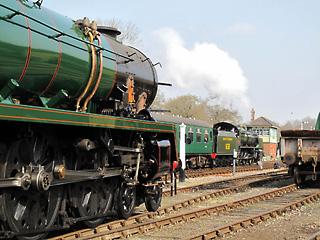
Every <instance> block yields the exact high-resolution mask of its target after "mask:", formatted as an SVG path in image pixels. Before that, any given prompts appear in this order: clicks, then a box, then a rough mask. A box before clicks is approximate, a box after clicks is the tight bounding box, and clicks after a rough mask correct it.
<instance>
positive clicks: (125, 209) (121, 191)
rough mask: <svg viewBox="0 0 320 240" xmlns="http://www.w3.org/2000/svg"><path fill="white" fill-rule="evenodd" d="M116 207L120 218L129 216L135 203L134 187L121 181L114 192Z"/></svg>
mask: <svg viewBox="0 0 320 240" xmlns="http://www.w3.org/2000/svg"><path fill="white" fill-rule="evenodd" d="M115 197H116V209H117V213H118V216H119V217H120V218H125V219H127V218H129V217H130V216H131V215H132V214H133V212H134V207H135V205H136V187H135V186H133V185H128V183H126V182H125V181H121V183H120V186H119V187H118V189H117V191H116V193H115Z"/></svg>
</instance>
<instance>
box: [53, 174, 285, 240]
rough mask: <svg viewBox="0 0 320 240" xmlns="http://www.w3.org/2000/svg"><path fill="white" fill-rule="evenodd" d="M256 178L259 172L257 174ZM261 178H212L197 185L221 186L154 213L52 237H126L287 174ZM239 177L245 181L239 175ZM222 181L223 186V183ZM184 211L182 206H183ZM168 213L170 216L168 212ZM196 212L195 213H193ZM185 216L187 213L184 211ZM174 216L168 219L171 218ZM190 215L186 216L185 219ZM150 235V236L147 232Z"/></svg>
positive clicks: (170, 221)
mask: <svg viewBox="0 0 320 240" xmlns="http://www.w3.org/2000/svg"><path fill="white" fill-rule="evenodd" d="M256 178H258V176H256ZM260 178H263V179H260V180H258V181H257V180H255V179H248V178H247V182H246V183H242V182H241V184H239V181H240V180H239V181H238V182H237V183H238V184H237V185H235V182H232V181H221V182H215V183H209V184H207V185H206V186H205V185H204V184H202V186H201V187H199V186H198V187H199V188H200V189H203V188H204V187H206V188H208V189H210V188H212V187H214V186H213V184H216V186H215V187H218V188H222V189H220V190H214V191H212V189H211V190H206V191H208V192H207V193H206V194H201V195H199V194H198V196H196V197H193V198H190V196H189V198H188V199H186V200H183V201H180V202H178V203H174V204H171V205H170V204H169V205H167V206H165V207H163V208H161V209H159V210H158V211H156V212H154V213H150V212H144V213H141V214H139V215H136V216H133V217H131V218H129V219H128V220H117V221H113V222H110V223H107V224H103V225H101V226H99V227H97V228H95V229H85V230H80V231H77V232H73V233H69V234H65V235H63V236H58V237H55V238H52V239H61V240H62V239H75V238H81V239H116V238H122V237H127V236H129V235H132V234H136V233H138V232H144V231H146V230H149V229H154V228H157V227H162V226H163V224H164V225H168V223H175V222H176V217H178V218H181V217H182V218H185V217H183V216H184V215H183V213H180V215H179V214H178V216H173V217H170V216H171V215H172V214H174V213H177V212H178V211H181V210H183V209H186V208H187V207H188V206H197V205H199V204H198V203H204V202H206V201H208V200H210V199H214V198H219V197H221V196H226V195H231V194H235V193H238V192H241V191H244V190H245V189H247V188H250V187H252V186H257V185H260V186H261V185H263V184H266V183H267V182H271V181H275V180H276V179H283V178H286V176H283V175H281V176H267V175H264V176H263V175H260ZM242 181H244V180H243V179H242ZM230 184H233V187H227V186H226V185H230ZM223 185H224V186H223ZM220 208H221V209H224V208H225V206H219V207H218V209H219V211H220V210H221V209H220ZM183 211H185V210H183ZM168 214H170V216H167V215H168ZM194 214H196V215H197V213H194ZM186 216H188V215H186ZM171 218H172V219H173V220H170V219H171ZM188 218H189V217H186V219H188ZM149 237H150V236H149Z"/></svg>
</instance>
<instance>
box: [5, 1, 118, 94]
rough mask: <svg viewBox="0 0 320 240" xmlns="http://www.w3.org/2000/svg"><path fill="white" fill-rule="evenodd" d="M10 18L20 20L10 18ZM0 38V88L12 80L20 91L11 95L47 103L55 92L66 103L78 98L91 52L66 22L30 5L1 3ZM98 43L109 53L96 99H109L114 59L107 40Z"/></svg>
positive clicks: (77, 33)
mask: <svg viewBox="0 0 320 240" xmlns="http://www.w3.org/2000/svg"><path fill="white" fill-rule="evenodd" d="M15 12H19V13H21V14H17V15H14V16H13V17H11V18H10V16H12V14H14V13H15ZM22 14H23V15H22ZM0 33H1V39H0V52H1V58H0V88H1V87H3V86H4V85H5V84H6V83H7V82H8V81H9V80H10V79H12V78H13V79H16V80H17V81H18V83H19V85H20V87H19V89H18V90H17V91H16V92H15V94H17V95H19V93H20V89H23V90H24V92H22V94H26V92H25V91H27V92H29V95H37V96H42V97H52V96H54V95H55V94H56V93H57V92H59V91H60V90H61V89H64V90H66V91H67V92H68V95H69V96H70V97H71V98H72V97H76V96H79V95H80V93H82V92H83V89H84V88H85V87H86V84H87V82H88V78H89V76H90V71H91V50H90V47H89V45H88V44H86V42H88V39H87V38H86V37H85V36H84V34H83V33H82V31H81V30H80V29H79V28H78V26H77V25H76V24H75V23H74V22H73V21H72V20H71V19H69V18H66V17H64V16H61V15H60V14H58V13H56V12H54V11H51V10H49V9H46V8H44V7H42V8H38V7H37V6H36V5H34V4H33V2H31V1H30V2H26V1H14V0H5V1H2V2H1V3H0ZM59 33H60V35H61V36H60V35H59ZM61 33H63V34H61ZM81 40H83V42H82V41H81ZM101 41H102V46H103V48H105V49H106V50H110V52H108V51H103V72H102V78H101V82H100V85H99V88H98V90H97V92H96V94H95V96H94V97H95V98H96V99H104V98H105V97H106V96H107V95H108V94H109V93H110V91H111V90H112V88H113V85H114V80H115V76H116V62H115V61H116V59H115V55H114V54H113V53H112V49H111V46H110V44H109V43H108V42H107V40H106V39H104V38H101ZM94 44H97V41H95V42H94ZM97 75H98V71H97V70H96V76H97Z"/></svg>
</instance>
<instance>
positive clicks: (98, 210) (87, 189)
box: [74, 180, 115, 228]
mask: <svg viewBox="0 0 320 240" xmlns="http://www.w3.org/2000/svg"><path fill="white" fill-rule="evenodd" d="M114 186H115V183H114V181H109V182H105V181H102V180H101V181H99V182H95V181H92V182H84V183H77V184H75V194H76V198H75V199H76V205H77V207H76V208H75V209H74V211H75V216H76V217H93V219H90V220H85V221H81V222H79V223H80V224H81V225H82V226H84V227H90V228H93V227H97V226H98V225H100V224H101V223H102V222H103V221H104V219H105V217H101V215H102V214H106V213H107V212H108V210H110V208H111V204H112V198H113V194H114V188H115V187H114ZM99 215H100V216H99ZM95 217H96V218H95Z"/></svg>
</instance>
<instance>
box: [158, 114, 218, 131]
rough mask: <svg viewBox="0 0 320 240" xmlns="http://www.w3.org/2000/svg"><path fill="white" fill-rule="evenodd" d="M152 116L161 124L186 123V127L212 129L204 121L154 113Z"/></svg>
mask: <svg viewBox="0 0 320 240" xmlns="http://www.w3.org/2000/svg"><path fill="white" fill-rule="evenodd" d="M152 115H153V117H154V118H155V119H156V120H157V121H159V122H169V123H178V124H181V123H184V124H186V125H194V126H200V127H209V128H212V125H211V124H210V123H208V122H206V121H202V120H196V119H190V118H183V117H177V116H171V115H165V114H161V113H152Z"/></svg>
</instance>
